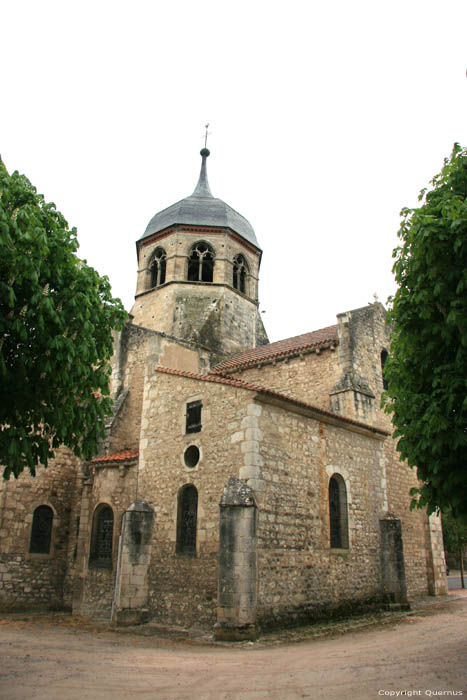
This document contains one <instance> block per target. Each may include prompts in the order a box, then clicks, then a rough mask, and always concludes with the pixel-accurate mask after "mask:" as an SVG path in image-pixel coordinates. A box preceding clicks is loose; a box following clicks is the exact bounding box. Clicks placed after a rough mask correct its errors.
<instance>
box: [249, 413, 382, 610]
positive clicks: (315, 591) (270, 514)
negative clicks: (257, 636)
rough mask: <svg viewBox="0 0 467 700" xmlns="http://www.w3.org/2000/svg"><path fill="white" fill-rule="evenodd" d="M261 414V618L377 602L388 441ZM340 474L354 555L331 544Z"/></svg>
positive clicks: (291, 415) (292, 415) (312, 422)
mask: <svg viewBox="0 0 467 700" xmlns="http://www.w3.org/2000/svg"><path fill="white" fill-rule="evenodd" d="M260 408H261V413H260V415H259V416H258V430H259V431H260V435H261V438H262V439H261V442H260V443H259V457H260V460H261V462H262V463H263V466H262V471H261V475H262V484H261V485H259V486H258V508H259V524H258V569H259V594H258V608H259V614H260V617H261V618H262V619H263V621H264V622H265V623H266V624H271V622H284V621H287V622H290V621H294V620H298V619H303V618H306V617H307V616H308V615H310V616H311V617H313V616H316V615H319V614H320V612H321V611H324V610H326V612H327V613H329V611H332V610H333V609H334V608H337V607H341V606H345V605H346V604H349V603H351V604H352V607H353V609H354V608H355V605H357V604H366V603H367V602H377V601H378V600H379V599H380V597H381V569H380V560H379V544H380V543H379V517H380V515H381V513H382V512H383V508H384V502H385V499H384V481H385V468H384V454H383V450H382V442H381V441H380V440H378V439H376V438H373V437H371V436H365V435H361V434H359V433H357V432H354V431H353V430H352V429H342V428H337V427H334V426H330V425H326V424H324V423H320V422H319V421H317V420H313V419H310V418H307V417H305V416H301V415H298V414H295V413H291V412H289V411H285V410H281V409H280V408H278V407H274V406H268V405H265V404H262V403H261V404H260ZM335 473H338V474H340V475H341V476H342V477H343V478H344V480H345V484H346V489H347V499H348V518H349V521H348V527H349V548H348V549H332V548H331V546H330V531H329V510H328V487H329V479H330V477H331V476H332V475H333V474H335Z"/></svg>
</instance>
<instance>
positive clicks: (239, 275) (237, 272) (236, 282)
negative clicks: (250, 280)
mask: <svg viewBox="0 0 467 700" xmlns="http://www.w3.org/2000/svg"><path fill="white" fill-rule="evenodd" d="M246 275H247V266H246V261H245V258H244V257H243V255H240V254H239V255H236V256H235V257H234V262H233V286H234V289H238V291H239V292H243V294H246Z"/></svg>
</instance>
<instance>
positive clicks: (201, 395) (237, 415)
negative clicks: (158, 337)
mask: <svg viewBox="0 0 467 700" xmlns="http://www.w3.org/2000/svg"><path fill="white" fill-rule="evenodd" d="M250 396H251V392H247V391H245V390H243V389H237V388H235V387H231V386H224V385H222V384H217V383H216V384H214V383H210V382H203V381H197V380H195V379H189V378H186V377H178V376H173V375H167V374H163V373H160V372H154V374H153V376H152V377H150V379H149V381H148V383H147V386H146V390H145V396H144V404H143V421H142V430H141V443H140V474H139V491H140V493H141V494H142V497H144V499H145V501H146V502H147V503H148V504H149V505H150V506H152V507H153V508H154V510H155V512H156V517H155V523H156V524H155V528H154V533H153V541H152V560H151V565H150V569H149V580H150V586H149V609H150V616H151V617H152V618H153V619H155V620H158V621H161V622H166V623H170V624H181V625H190V624H204V625H213V624H214V623H215V621H216V600H217V554H218V538H219V501H220V498H221V496H222V493H223V489H224V485H225V482H226V480H227V479H228V477H229V476H230V475H234V476H239V470H240V468H241V466H242V465H243V464H244V463H245V453H244V452H243V451H242V442H244V436H243V435H242V434H241V430H242V422H243V421H244V419H245V416H246V413H247V402H248V400H249V399H250ZM196 400H200V401H202V414H201V421H202V429H201V431H200V432H197V433H192V434H186V432H185V427H186V426H185V420H186V419H185V413H186V404H187V402H189V401H196ZM167 436H170V440H168V439H167ZM190 445H196V446H197V447H198V449H199V451H200V460H199V462H198V464H197V465H196V466H195V467H193V468H190V467H188V466H186V464H185V462H184V453H185V450H186V448H187V447H188V446H190ZM186 484H193V485H194V486H195V487H196V489H197V491H198V518H197V542H196V556H195V557H190V556H186V555H183V554H177V553H176V549H177V547H176V544H177V543H176V539H177V513H178V495H179V492H180V489H181V488H182V487H183V486H185V485H186Z"/></svg>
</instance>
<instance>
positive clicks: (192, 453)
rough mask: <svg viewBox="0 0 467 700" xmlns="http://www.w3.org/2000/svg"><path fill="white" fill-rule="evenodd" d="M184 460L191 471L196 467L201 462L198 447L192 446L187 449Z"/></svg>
mask: <svg viewBox="0 0 467 700" xmlns="http://www.w3.org/2000/svg"><path fill="white" fill-rule="evenodd" d="M183 458H184V460H185V464H186V466H187V467H189V468H190V469H193V467H196V465H197V464H198V462H199V449H198V448H197V447H196V445H190V447H187V448H186V450H185V454H184V455H183Z"/></svg>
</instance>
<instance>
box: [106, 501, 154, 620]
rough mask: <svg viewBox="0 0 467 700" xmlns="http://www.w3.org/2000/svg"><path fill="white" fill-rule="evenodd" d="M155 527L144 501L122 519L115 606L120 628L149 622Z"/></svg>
mask: <svg viewBox="0 0 467 700" xmlns="http://www.w3.org/2000/svg"><path fill="white" fill-rule="evenodd" d="M153 523H154V510H153V509H152V508H151V506H149V505H147V503H144V502H143V501H135V502H134V503H133V504H132V505H131V506H130V507H129V508H128V510H126V511H125V513H124V515H123V523H122V535H121V540H120V544H119V551H118V566H117V576H116V580H115V593H114V601H113V605H112V620H113V621H114V622H117V624H121V625H134V624H139V623H141V622H145V621H146V619H147V615H148V611H147V608H146V606H147V603H148V596H149V582H148V568H149V563H150V560H151V542H152V529H153Z"/></svg>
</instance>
